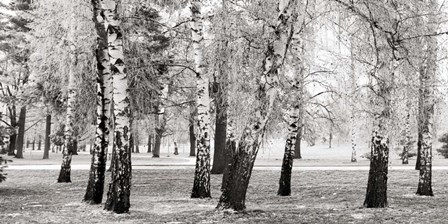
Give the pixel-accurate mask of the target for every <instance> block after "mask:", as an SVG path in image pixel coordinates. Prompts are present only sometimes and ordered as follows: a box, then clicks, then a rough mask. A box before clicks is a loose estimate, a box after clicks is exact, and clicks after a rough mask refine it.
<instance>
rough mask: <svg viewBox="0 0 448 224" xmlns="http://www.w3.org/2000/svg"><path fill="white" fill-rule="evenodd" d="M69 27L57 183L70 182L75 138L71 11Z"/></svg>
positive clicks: (74, 47) (73, 25)
mask: <svg viewBox="0 0 448 224" xmlns="http://www.w3.org/2000/svg"><path fill="white" fill-rule="evenodd" d="M70 20H71V21H70V28H69V32H68V34H67V39H68V42H69V45H70V46H69V48H70V61H69V63H68V72H69V74H68V77H69V78H68V96H67V112H66V116H65V130H64V149H63V151H62V165H61V171H60V173H59V178H58V183H68V182H71V178H70V174H71V163H72V152H73V148H74V146H75V139H74V136H73V125H74V124H73V122H74V118H75V108H74V104H75V98H76V84H75V73H74V69H73V67H74V63H75V60H76V59H75V57H76V56H75V52H74V50H75V49H76V46H75V45H74V35H75V34H74V33H75V30H76V27H75V24H74V23H75V21H74V20H75V15H74V13H72V15H71V17H70Z"/></svg>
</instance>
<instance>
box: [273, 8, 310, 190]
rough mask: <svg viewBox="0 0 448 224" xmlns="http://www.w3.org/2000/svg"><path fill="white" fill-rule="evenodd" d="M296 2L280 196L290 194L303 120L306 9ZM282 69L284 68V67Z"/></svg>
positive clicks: (289, 62) (289, 61)
mask: <svg viewBox="0 0 448 224" xmlns="http://www.w3.org/2000/svg"><path fill="white" fill-rule="evenodd" d="M296 4H297V6H296V7H297V8H298V9H297V10H298V11H299V19H297V21H296V23H295V24H294V26H295V28H294V33H293V35H292V37H291V46H289V47H290V54H289V56H290V58H289V60H287V63H288V64H289V67H292V68H291V70H292V71H290V73H292V75H291V76H292V77H291V80H290V83H291V84H292V86H291V87H290V88H291V91H290V93H287V97H288V99H287V101H289V103H287V106H286V107H287V108H286V114H285V120H286V123H287V126H288V132H287V136H286V144H285V153H284V156H283V163H282V169H281V175H280V181H279V188H278V191H277V194H278V195H280V196H289V195H290V194H291V173H292V167H293V162H294V153H295V150H296V149H297V147H296V144H300V141H297V137H301V133H299V132H301V131H302V122H303V121H302V119H303V116H301V115H302V113H303V104H304V92H303V91H304V89H303V86H304V83H303V82H304V77H305V74H304V73H305V71H306V69H305V61H304V55H305V54H304V53H305V52H304V51H305V44H304V39H303V37H302V36H303V33H302V32H303V30H304V28H305V24H306V20H305V15H306V14H305V12H306V11H307V5H306V4H303V2H302V1H298V3H296ZM293 13H295V12H293ZM285 67H286V66H285ZM284 70H286V68H285V69H284ZM285 73H286V71H285ZM299 148H300V147H299ZM299 151H300V150H299ZM299 153H300V152H299ZM300 157H301V156H300Z"/></svg>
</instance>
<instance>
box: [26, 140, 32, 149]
mask: <svg viewBox="0 0 448 224" xmlns="http://www.w3.org/2000/svg"><path fill="white" fill-rule="evenodd" d="M29 147H30V140H29V139H27V140H26V147H25V148H26V149H27V148H29ZM32 150H34V149H32Z"/></svg>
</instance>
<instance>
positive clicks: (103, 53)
mask: <svg viewBox="0 0 448 224" xmlns="http://www.w3.org/2000/svg"><path fill="white" fill-rule="evenodd" d="M91 3H92V6H93V21H94V23H95V29H96V33H97V45H96V50H95V53H96V60H97V72H96V73H97V92H98V93H97V121H96V124H97V126H96V134H95V143H94V144H95V145H94V148H93V151H92V162H91V166H90V173H89V180H88V184H87V189H86V194H85V195H84V201H86V202H88V203H91V204H99V203H101V201H102V199H103V192H104V176H105V171H106V160H107V149H108V146H109V131H110V125H109V124H110V122H111V120H112V114H111V103H112V97H113V89H112V85H113V83H112V82H113V80H112V76H111V70H110V60H109V52H108V39H107V31H106V27H107V23H106V18H105V16H104V9H103V8H102V3H101V1H99V0H92V2H91Z"/></svg>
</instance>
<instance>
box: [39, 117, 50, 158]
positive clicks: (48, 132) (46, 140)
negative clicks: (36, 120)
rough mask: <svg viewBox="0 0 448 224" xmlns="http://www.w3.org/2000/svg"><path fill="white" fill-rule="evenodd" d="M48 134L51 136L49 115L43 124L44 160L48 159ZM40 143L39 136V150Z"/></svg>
mask: <svg viewBox="0 0 448 224" xmlns="http://www.w3.org/2000/svg"><path fill="white" fill-rule="evenodd" d="M50 134H51V114H50V113H48V114H47V118H46V122H45V144H44V159H49V158H50ZM40 142H41V138H40V136H39V147H38V149H39V150H40Z"/></svg>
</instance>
